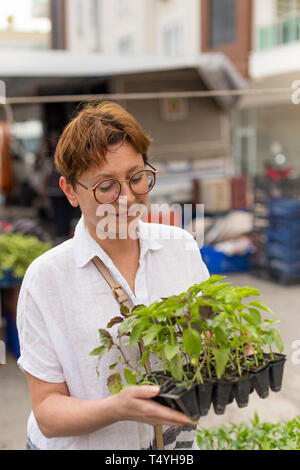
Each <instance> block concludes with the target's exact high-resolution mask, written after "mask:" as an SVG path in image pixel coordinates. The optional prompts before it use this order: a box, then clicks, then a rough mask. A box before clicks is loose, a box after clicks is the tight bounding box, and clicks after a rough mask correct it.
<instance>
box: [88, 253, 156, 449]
mask: <svg viewBox="0 0 300 470" xmlns="http://www.w3.org/2000/svg"><path fill="white" fill-rule="evenodd" d="M92 261H93V263H94V264H95V266H96V268H97V269H98V270H99V271H100V272H101V274H102V275H103V277H104V279H105V280H106V282H107V283H108V285H109V286H110V287H111V290H112V293H113V295H114V297H115V298H116V299H117V300H118V302H119V303H120V304H121V305H125V307H128V309H129V311H131V310H132V307H133V305H132V303H131V301H130V299H129V297H128V295H127V294H126V292H125V290H124V289H123V287H122V286H120V285H119V284H117V283H116V282H115V280H114V278H113V277H112V275H111V274H110V272H109V270H108V269H107V267H106V266H105V264H104V263H103V261H102V260H101V259H100V258H99V257H98V256H95V257H94V258H93V259H92ZM139 347H140V352H141V355H143V353H144V352H145V346H144V344H143V343H142V342H141V343H139ZM145 369H146V372H147V373H148V374H149V373H150V372H151V368H150V364H149V361H148V360H147V361H146V362H145ZM154 432H155V440H156V449H157V450H164V437H163V430H162V426H160V425H156V426H154Z"/></svg>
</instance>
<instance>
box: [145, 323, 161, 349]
mask: <svg viewBox="0 0 300 470" xmlns="http://www.w3.org/2000/svg"><path fill="white" fill-rule="evenodd" d="M161 328H162V327H161V326H160V325H153V326H152V327H151V328H149V330H148V333H147V334H146V335H145V337H144V344H145V346H149V344H151V343H152V341H153V340H154V338H155V336H156V335H157V334H158V332H159V331H160V330H161Z"/></svg>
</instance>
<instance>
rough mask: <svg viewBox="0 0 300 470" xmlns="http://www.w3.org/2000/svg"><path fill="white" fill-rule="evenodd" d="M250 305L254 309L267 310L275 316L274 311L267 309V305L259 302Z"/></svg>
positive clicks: (255, 301)
mask: <svg viewBox="0 0 300 470" xmlns="http://www.w3.org/2000/svg"><path fill="white" fill-rule="evenodd" d="M248 305H252V306H253V307H257V308H260V309H261V310H265V311H266V312H269V313H271V314H272V315H273V312H272V310H271V309H270V308H269V307H267V306H266V305H265V304H263V303H262V302H260V301H259V300H253V302H249V303H248Z"/></svg>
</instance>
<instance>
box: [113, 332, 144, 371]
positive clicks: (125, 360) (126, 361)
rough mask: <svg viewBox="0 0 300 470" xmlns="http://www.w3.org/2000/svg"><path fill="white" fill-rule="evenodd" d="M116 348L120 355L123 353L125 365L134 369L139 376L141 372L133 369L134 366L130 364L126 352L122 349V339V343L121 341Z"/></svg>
mask: <svg viewBox="0 0 300 470" xmlns="http://www.w3.org/2000/svg"><path fill="white" fill-rule="evenodd" d="M115 346H116V347H117V349H118V350H119V351H120V353H121V355H122V357H123V361H124V363H125V364H126V365H127V367H129V368H130V369H132V370H133V371H134V372H135V373H136V374H138V373H139V371H138V370H137V369H136V368H135V367H133V366H132V365H131V364H130V362H129V361H128V359H127V357H126V356H125V353H124V351H123V350H122V348H121V338H120V341H119V345H117V344H115Z"/></svg>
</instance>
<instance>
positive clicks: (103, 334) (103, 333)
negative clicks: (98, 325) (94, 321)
mask: <svg viewBox="0 0 300 470" xmlns="http://www.w3.org/2000/svg"><path fill="white" fill-rule="evenodd" d="M98 331H99V336H100V343H101V346H105V347H106V348H107V349H108V350H109V349H110V348H111V347H112V345H113V339H112V337H111V335H110V333H109V332H108V331H107V330H104V329H100V330H98Z"/></svg>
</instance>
